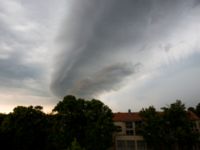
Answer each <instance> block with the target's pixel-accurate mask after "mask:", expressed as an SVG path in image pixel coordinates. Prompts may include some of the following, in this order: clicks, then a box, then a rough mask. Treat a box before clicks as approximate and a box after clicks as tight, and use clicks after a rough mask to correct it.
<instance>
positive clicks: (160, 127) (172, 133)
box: [140, 100, 199, 150]
mask: <svg viewBox="0 0 200 150" xmlns="http://www.w3.org/2000/svg"><path fill="white" fill-rule="evenodd" d="M161 109H162V110H163V111H162V112H157V111H156V109H155V108H154V107H153V106H150V107H149V108H146V109H142V110H141V111H140V114H141V116H142V117H143V118H144V122H143V126H142V131H143V132H142V135H143V136H144V138H145V140H146V142H147V144H148V146H149V147H151V148H152V149H154V150H160V149H163V150H172V149H181V150H188V149H191V148H192V147H195V144H196V143H198V140H199V131H196V130H195V129H194V122H193V121H192V120H191V119H190V118H189V114H188V111H186V108H185V105H184V104H183V103H182V102H181V101H180V100H177V101H176V102H175V103H172V104H171V105H169V106H167V107H163V108H161Z"/></svg>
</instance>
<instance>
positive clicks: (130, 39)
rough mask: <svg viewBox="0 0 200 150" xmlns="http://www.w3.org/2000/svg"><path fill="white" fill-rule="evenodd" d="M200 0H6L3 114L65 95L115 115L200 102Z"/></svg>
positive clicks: (2, 12) (1, 38) (0, 61)
mask: <svg viewBox="0 0 200 150" xmlns="http://www.w3.org/2000/svg"><path fill="white" fill-rule="evenodd" d="M199 14H200V0H190V1H188V0H123V1H122V0H101V1H99V0H59V1H57V0H45V1H41V0H6V1H5V0H0V112H6V113H8V112H10V111H12V109H13V108H14V107H16V106H19V105H24V106H29V105H42V106H43V107H44V110H45V111H46V112H51V109H52V108H53V107H54V106H55V105H56V104H57V103H58V102H59V101H60V100H62V98H63V97H64V96H65V95H69V94H71V95H75V96H76V97H78V98H79V97H81V98H85V99H88V100H90V99H92V98H95V99H99V100H101V101H102V102H104V103H105V104H106V105H108V106H109V107H110V108H111V109H112V110H113V111H114V112H118V111H127V110H128V109H131V110H132V111H139V110H140V109H141V108H145V107H148V106H150V105H154V106H155V107H156V108H157V109H159V108H160V107H162V106H166V105H167V104H170V103H173V102H175V100H176V99H180V100H182V101H183V103H185V104H186V106H196V105H197V104H198V103H199V102H200V92H199V89H200V80H199V76H200V17H199Z"/></svg>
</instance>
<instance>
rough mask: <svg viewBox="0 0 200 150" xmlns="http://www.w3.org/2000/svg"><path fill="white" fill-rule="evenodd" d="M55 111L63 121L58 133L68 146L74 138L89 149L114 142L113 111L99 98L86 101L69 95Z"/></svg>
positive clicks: (97, 148)
mask: <svg viewBox="0 0 200 150" xmlns="http://www.w3.org/2000/svg"><path fill="white" fill-rule="evenodd" d="M53 112H56V113H57V116H59V117H60V119H61V120H60V121H61V122H63V123H62V125H61V126H60V131H59V132H58V133H59V134H60V136H62V137H64V138H63V139H65V143H66V147H67V146H69V145H70V144H71V143H72V141H73V139H74V138H75V139H77V142H78V143H79V144H80V145H81V147H84V148H85V149H87V150H93V149H95V150H102V149H106V148H108V147H109V146H110V145H111V144H112V132H113V130H114V125H113V121H112V111H111V110H110V109H109V108H108V107H107V106H105V105H104V104H103V103H102V102H100V101H99V100H94V99H93V100H90V101H89V100H87V101H86V100H84V99H76V97H74V96H71V95H68V96H66V97H64V99H63V101H60V102H59V103H58V104H57V105H56V106H55V108H54V109H53ZM63 118H65V119H63ZM61 131H62V132H61Z"/></svg>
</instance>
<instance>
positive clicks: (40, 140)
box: [0, 95, 114, 150]
mask: <svg viewBox="0 0 200 150" xmlns="http://www.w3.org/2000/svg"><path fill="white" fill-rule="evenodd" d="M53 112H54V113H52V114H48V115H47V114H45V113H43V112H42V107H41V106H36V107H32V106H30V107H24V106H18V107H16V108H14V111H13V112H12V113H10V114H8V115H5V114H0V143H1V147H5V149H7V150H14V149H15V150H16V149H17V150H18V149H19V150H94V149H95V150H103V149H107V148H108V147H110V146H111V144H112V132H113V130H114V125H113V122H112V111H111V110H110V109H109V108H108V107H107V106H105V105H104V104H103V103H102V102H100V101H99V100H94V99H93V100H90V101H86V100H83V99H76V98H75V97H74V96H70V95H69V96H66V97H64V99H63V101H60V102H59V103H58V104H57V105H56V106H55V108H54V109H53Z"/></svg>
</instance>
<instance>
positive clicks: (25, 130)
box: [1, 106, 46, 150]
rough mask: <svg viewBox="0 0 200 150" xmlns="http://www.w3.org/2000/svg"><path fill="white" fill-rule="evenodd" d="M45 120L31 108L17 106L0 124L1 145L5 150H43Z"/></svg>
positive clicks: (40, 113)
mask: <svg viewBox="0 0 200 150" xmlns="http://www.w3.org/2000/svg"><path fill="white" fill-rule="evenodd" d="M45 127H46V118H45V114H44V113H43V112H41V111H40V110H37V109H34V108H33V107H32V106H29V107H24V106H18V107H16V108H14V111H13V113H10V114H9V115H7V116H6V118H5V119H4V120H3V122H2V124H1V131H2V134H3V135H4V142H2V143H3V144H5V145H6V147H7V149H20V150H27V149H29V150H35V149H38V150H44V148H45V144H46V130H45V129H46V128H45Z"/></svg>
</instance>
